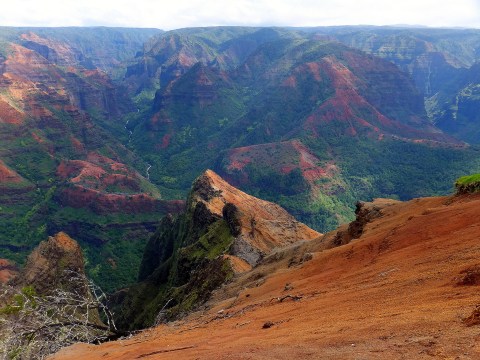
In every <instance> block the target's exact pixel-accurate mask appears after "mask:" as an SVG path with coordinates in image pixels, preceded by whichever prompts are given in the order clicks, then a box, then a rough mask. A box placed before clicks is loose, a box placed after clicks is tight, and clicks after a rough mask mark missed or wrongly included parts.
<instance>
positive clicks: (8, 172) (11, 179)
mask: <svg viewBox="0 0 480 360" xmlns="http://www.w3.org/2000/svg"><path fill="white" fill-rule="evenodd" d="M22 180H23V178H22V177H21V176H20V175H19V174H17V173H16V172H15V171H14V170H12V169H10V168H9V167H8V166H7V165H5V163H4V162H3V161H2V160H0V185H1V184H8V183H14V184H15V183H19V182H21V181H22Z"/></svg>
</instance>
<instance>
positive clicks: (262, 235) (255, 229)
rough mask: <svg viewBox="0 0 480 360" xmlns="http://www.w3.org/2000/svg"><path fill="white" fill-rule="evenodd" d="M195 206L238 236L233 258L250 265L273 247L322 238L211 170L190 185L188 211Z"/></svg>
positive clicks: (281, 211)
mask: <svg viewBox="0 0 480 360" xmlns="http://www.w3.org/2000/svg"><path fill="white" fill-rule="evenodd" d="M198 203H203V204H204V205H205V206H206V208H207V209H208V210H209V211H210V212H211V213H212V214H214V215H217V216H219V217H223V218H224V220H225V221H227V223H229V225H230V228H231V231H232V233H237V234H236V235H237V236H236V239H235V241H234V244H233V247H232V255H236V256H238V257H240V258H241V259H243V260H245V261H246V262H248V263H249V264H250V265H255V264H256V263H257V262H258V261H259V259H260V258H261V257H262V256H263V255H264V254H266V253H268V252H270V251H271V250H272V249H273V248H275V247H278V246H286V245H290V244H293V243H294V242H297V241H300V240H312V239H314V238H316V237H318V236H320V235H321V234H320V233H318V232H317V231H315V230H313V229H311V228H309V227H308V226H306V225H305V224H303V223H300V222H298V221H297V220H295V218H294V217H293V216H292V215H290V214H289V213H288V212H287V211H286V210H285V209H283V208H282V207H281V206H279V205H277V204H274V203H271V202H268V201H265V200H262V199H258V198H256V197H254V196H251V195H248V194H247V193H244V192H243V191H241V190H239V189H237V188H236V187H234V186H232V185H230V184H229V183H227V182H226V181H225V180H224V179H222V178H221V177H220V176H219V175H218V174H216V173H215V172H214V171H212V170H206V171H205V172H204V173H203V174H202V175H201V176H199V177H198V178H197V179H196V180H195V182H194V184H193V187H192V193H191V195H190V203H189V208H194V207H196V206H197V205H198ZM233 224H234V225H233ZM232 226H234V227H236V230H235V229H232ZM247 248H248V250H247Z"/></svg>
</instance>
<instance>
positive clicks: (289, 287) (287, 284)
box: [283, 283, 293, 291]
mask: <svg viewBox="0 0 480 360" xmlns="http://www.w3.org/2000/svg"><path fill="white" fill-rule="evenodd" d="M292 289H293V285H292V284H291V283H286V284H285V287H284V288H283V291H289V290H292Z"/></svg>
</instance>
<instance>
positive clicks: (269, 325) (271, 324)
mask: <svg viewBox="0 0 480 360" xmlns="http://www.w3.org/2000/svg"><path fill="white" fill-rule="evenodd" d="M273 325H275V323H274V322H272V321H267V322H266V323H265V324H263V326H262V329H269V328H271V327H272V326H273Z"/></svg>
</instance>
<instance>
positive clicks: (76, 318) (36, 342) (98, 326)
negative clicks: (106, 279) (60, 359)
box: [0, 272, 120, 359]
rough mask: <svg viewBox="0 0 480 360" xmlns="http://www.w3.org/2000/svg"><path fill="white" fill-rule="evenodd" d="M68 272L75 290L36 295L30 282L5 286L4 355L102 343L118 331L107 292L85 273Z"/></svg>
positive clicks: (0, 354)
mask: <svg viewBox="0 0 480 360" xmlns="http://www.w3.org/2000/svg"><path fill="white" fill-rule="evenodd" d="M67 275H68V277H69V280H70V281H69V285H71V286H70V289H73V290H65V289H54V290H52V291H50V292H49V293H48V294H46V295H38V294H36V292H35V291H34V290H33V288H32V287H25V288H23V289H22V290H21V291H19V290H16V289H14V288H12V287H7V288H6V289H5V290H4V291H3V293H2V294H0V306H1V305H3V306H2V307H1V308H0V358H2V359H4V358H5V359H44V358H45V357H47V356H48V355H49V354H52V353H55V352H57V351H58V350H60V348H62V347H64V346H68V345H71V344H73V343H75V342H88V343H98V342H101V341H105V340H107V339H110V338H112V337H118V336H119V335H120V334H119V332H118V331H117V328H116V327H115V323H114V322H113V318H112V314H111V313H110V311H109V309H108V308H107V306H106V305H105V304H106V295H105V293H104V292H103V291H102V290H101V289H100V288H99V287H98V286H96V285H95V284H93V283H92V282H91V281H89V280H88V279H87V278H86V277H85V275H81V274H77V273H71V272H70V273H68V274H67ZM102 318H103V321H102Z"/></svg>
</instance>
